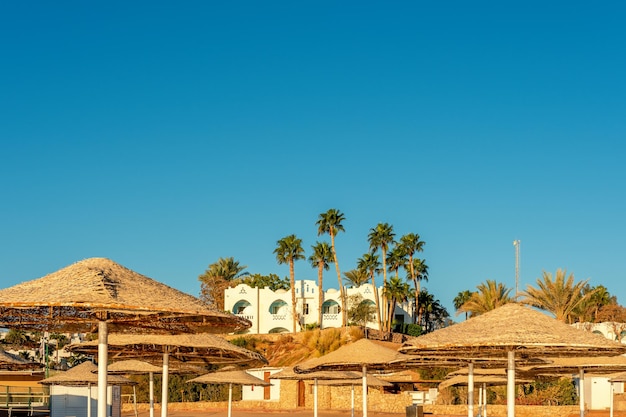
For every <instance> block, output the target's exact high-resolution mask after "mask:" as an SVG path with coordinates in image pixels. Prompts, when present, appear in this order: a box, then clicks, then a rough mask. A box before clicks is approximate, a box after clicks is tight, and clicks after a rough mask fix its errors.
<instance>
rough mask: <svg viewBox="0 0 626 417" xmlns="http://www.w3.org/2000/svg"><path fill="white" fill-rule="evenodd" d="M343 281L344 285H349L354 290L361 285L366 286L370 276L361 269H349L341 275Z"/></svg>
mask: <svg viewBox="0 0 626 417" xmlns="http://www.w3.org/2000/svg"><path fill="white" fill-rule="evenodd" d="M343 279H344V281H345V283H346V285H350V286H351V287H354V288H359V287H360V286H361V285H363V284H367V282H368V281H369V280H370V276H369V275H368V273H367V271H364V270H361V269H351V270H349V271H347V272H344V273H343Z"/></svg>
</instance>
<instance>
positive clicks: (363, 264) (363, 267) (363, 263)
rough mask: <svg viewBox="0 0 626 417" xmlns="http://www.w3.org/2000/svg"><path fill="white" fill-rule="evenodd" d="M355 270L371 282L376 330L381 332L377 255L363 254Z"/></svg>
mask: <svg viewBox="0 0 626 417" xmlns="http://www.w3.org/2000/svg"><path fill="white" fill-rule="evenodd" d="M356 267H357V269H358V270H360V271H364V272H365V273H366V274H367V275H368V276H369V277H370V279H371V281H372V287H373V291H374V302H375V303H376V321H377V323H378V330H379V331H381V332H382V331H383V319H382V317H381V308H380V301H379V299H378V288H377V287H376V274H378V273H380V271H381V269H380V260H378V255H373V254H371V253H366V254H364V255H363V256H362V257H361V258H359V259H358V260H357V266H356Z"/></svg>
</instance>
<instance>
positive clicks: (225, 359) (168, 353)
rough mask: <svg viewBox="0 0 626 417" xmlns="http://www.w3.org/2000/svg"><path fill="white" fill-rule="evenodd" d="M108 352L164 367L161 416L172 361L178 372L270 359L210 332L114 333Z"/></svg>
mask: <svg viewBox="0 0 626 417" xmlns="http://www.w3.org/2000/svg"><path fill="white" fill-rule="evenodd" d="M65 349H66V350H68V351H70V352H75V353H83V354H88V355H93V354H94V353H95V352H96V349H97V346H96V344H95V342H94V341H90V342H83V343H77V344H72V345H67V346H66V347H65ZM108 349H109V351H110V352H111V357H112V358H113V359H116V360H119V359H129V358H141V359H142V360H144V361H147V362H150V363H153V364H157V363H158V364H161V365H162V372H163V373H162V375H163V383H162V391H161V414H162V415H163V416H165V415H166V414H167V397H168V392H167V387H168V382H169V371H170V359H171V358H173V359H174V364H175V366H176V367H177V368H178V369H179V370H183V369H185V367H187V369H188V367H189V366H190V365H222V364H232V363H239V364H241V363H244V364H247V365H250V366H255V365H259V364H266V363H267V359H265V358H264V357H263V355H261V354H259V353H257V352H253V351H251V350H248V349H244V348H242V347H239V346H236V345H234V344H232V343H230V342H228V341H227V340H225V339H224V338H222V337H220V336H217V335H213V334H207V333H199V334H183V335H150V334H119V333H112V334H110V335H109V340H108ZM151 404H152V401H151ZM152 410H153V409H152V408H151V411H152ZM152 412H153V411H152ZM151 417H152V416H151Z"/></svg>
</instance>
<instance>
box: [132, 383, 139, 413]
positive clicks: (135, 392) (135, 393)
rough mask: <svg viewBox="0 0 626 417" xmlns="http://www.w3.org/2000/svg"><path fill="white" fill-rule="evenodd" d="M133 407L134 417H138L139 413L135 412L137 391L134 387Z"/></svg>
mask: <svg viewBox="0 0 626 417" xmlns="http://www.w3.org/2000/svg"><path fill="white" fill-rule="evenodd" d="M133 405H134V408H135V417H139V412H138V411H137V390H136V389H135V386H134V385H133Z"/></svg>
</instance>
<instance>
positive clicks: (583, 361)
mask: <svg viewBox="0 0 626 417" xmlns="http://www.w3.org/2000/svg"><path fill="white" fill-rule="evenodd" d="M581 370H583V371H585V373H588V374H603V375H606V374H610V373H614V372H621V371H626V357H624V356H596V357H584V356H581V357H573V358H554V360H553V361H552V363H547V364H542V365H535V366H530V367H529V368H527V370H526V371H527V372H528V373H531V374H536V375H553V374H561V375H563V374H575V373H578V372H579V371H581Z"/></svg>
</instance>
